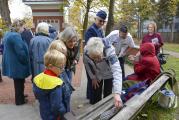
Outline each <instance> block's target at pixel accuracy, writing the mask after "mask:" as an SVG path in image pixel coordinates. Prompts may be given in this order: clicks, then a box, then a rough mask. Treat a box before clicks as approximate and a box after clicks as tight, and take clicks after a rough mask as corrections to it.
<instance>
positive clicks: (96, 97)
mask: <svg viewBox="0 0 179 120" xmlns="http://www.w3.org/2000/svg"><path fill="white" fill-rule="evenodd" d="M87 78H89V76H88V74H87ZM112 80H113V79H112V78H111V79H105V80H101V82H100V83H99V87H98V88H96V89H94V88H93V87H92V80H91V79H90V78H89V79H88V84H87V98H88V99H89V100H90V104H95V103H97V102H98V101H100V100H101V99H102V94H103V98H105V97H107V96H108V95H110V94H111V93H112Z"/></svg>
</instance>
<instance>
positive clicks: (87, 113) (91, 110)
mask: <svg viewBox="0 0 179 120" xmlns="http://www.w3.org/2000/svg"><path fill="white" fill-rule="evenodd" d="M112 99H113V95H112V94H111V95H109V96H107V97H106V98H104V99H102V100H101V101H99V102H98V103H96V104H94V105H92V106H90V107H89V108H88V109H86V110H85V111H84V113H83V114H81V115H79V116H78V117H77V119H78V120H81V119H84V118H87V117H88V116H91V115H92V114H94V113H95V114H97V111H98V110H99V109H100V108H101V107H102V106H106V103H108V102H109V101H110V102H111V101H112ZM92 116H93V115H92ZM85 120H87V119H85Z"/></svg>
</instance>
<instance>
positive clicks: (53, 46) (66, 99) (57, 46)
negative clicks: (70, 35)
mask: <svg viewBox="0 0 179 120" xmlns="http://www.w3.org/2000/svg"><path fill="white" fill-rule="evenodd" d="M48 50H57V51H59V52H61V53H63V54H64V55H67V48H66V46H65V44H64V42H63V41H62V40H60V39H57V40H54V41H52V42H51V43H50V45H49V48H48ZM59 77H60V78H61V79H62V80H63V83H64V85H63V88H62V92H63V103H64V105H65V109H66V112H70V98H71V94H72V91H74V88H73V87H72V85H71V83H70V81H69V78H68V76H67V74H66V72H65V70H64V72H62V73H61V74H60V76H59Z"/></svg>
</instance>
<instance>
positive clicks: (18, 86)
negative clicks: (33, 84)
mask: <svg viewBox="0 0 179 120" xmlns="http://www.w3.org/2000/svg"><path fill="white" fill-rule="evenodd" d="M24 83H25V79H14V89H15V103H16V105H21V104H24V103H25V100H24Z"/></svg>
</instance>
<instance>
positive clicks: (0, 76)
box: [0, 69, 2, 82]
mask: <svg viewBox="0 0 179 120" xmlns="http://www.w3.org/2000/svg"><path fill="white" fill-rule="evenodd" d="M0 82H2V75H1V69H0Z"/></svg>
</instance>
